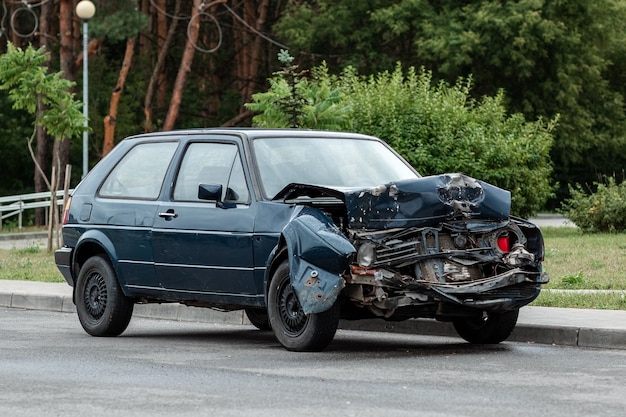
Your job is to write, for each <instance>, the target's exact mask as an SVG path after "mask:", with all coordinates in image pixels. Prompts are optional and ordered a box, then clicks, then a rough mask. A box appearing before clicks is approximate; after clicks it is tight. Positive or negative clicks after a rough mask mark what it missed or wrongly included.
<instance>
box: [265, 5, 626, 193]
mask: <svg viewBox="0 0 626 417" xmlns="http://www.w3.org/2000/svg"><path fill="white" fill-rule="evenodd" d="M354 3H355V2H352V1H349V0H337V1H330V0H315V1H306V2H297V3H295V2H294V3H291V7H290V8H288V10H287V11H286V13H285V14H284V15H283V16H282V18H281V20H280V21H279V23H278V24H277V25H276V30H277V32H278V33H280V34H282V35H283V36H284V37H285V39H287V38H289V39H293V41H292V43H291V47H292V49H294V48H295V49H299V50H301V51H302V52H303V56H305V57H310V56H313V57H316V59H317V60H322V59H323V60H327V61H328V62H335V63H342V62H350V63H352V64H354V65H356V67H357V69H358V70H359V72H362V73H366V74H369V73H375V72H378V71H381V70H384V69H388V68H389V67H390V66H389V61H390V60H397V61H400V62H402V63H403V65H405V66H415V67H416V68H417V67H422V66H424V67H425V68H427V69H429V70H430V71H432V74H433V77H434V78H435V79H437V80H439V79H441V80H446V81H448V82H450V83H452V82H455V80H457V79H458V77H469V76H471V77H472V80H473V89H472V95H473V97H474V98H476V99H479V98H480V97H482V96H485V95H489V96H495V95H497V94H498V91H499V90H501V89H504V90H505V92H506V100H505V101H504V102H502V104H503V105H504V106H506V107H507V108H508V109H509V111H510V112H511V113H518V112H519V113H522V114H524V115H525V116H526V118H527V119H528V120H536V119H539V118H543V119H546V120H549V119H552V118H553V117H555V116H556V115H560V116H559V117H560V121H559V126H558V127H557V128H556V129H555V131H554V135H555V143H554V147H553V149H552V153H551V156H552V158H553V160H554V162H555V168H556V170H555V175H556V179H557V180H558V181H560V182H561V194H563V193H564V191H565V190H567V183H573V182H589V181H590V180H592V179H595V178H596V176H597V175H598V173H609V174H610V173H612V172H613V171H617V170H620V169H621V168H622V167H623V166H624V164H625V163H626V140H625V138H624V134H623V132H624V131H625V127H626V126H625V125H624V119H625V115H624V105H623V98H624V94H626V83H625V82H624V81H625V79H624V74H625V73H626V71H625V70H626V54H625V52H626V50H625V49H626V35H625V34H626V30H625V29H626V2H624V1H622V0H600V1H560V0H519V1H500V0H488V1H473V2H468V1H463V0H400V1H391V0H371V1H367V2H359V4H358V5H354ZM353 21H359V22H360V23H359V24H356V25H351V24H349V23H350V22H353ZM344 22H345V23H344ZM330 28H333V30H330Z"/></svg>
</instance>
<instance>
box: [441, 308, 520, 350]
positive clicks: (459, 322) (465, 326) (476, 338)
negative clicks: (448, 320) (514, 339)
mask: <svg viewBox="0 0 626 417" xmlns="http://www.w3.org/2000/svg"><path fill="white" fill-rule="evenodd" d="M518 315H519V309H517V310H513V311H507V312H505V313H493V312H491V313H487V312H484V313H483V315H482V316H476V317H462V318H457V319H454V320H453V321H452V324H454V329H455V330H456V332H457V333H458V334H459V336H461V337H462V338H463V339H465V340H467V341H468V342H470V343H476V344H496V343H500V342H502V341H504V340H506V339H507V338H508V337H509V336H510V335H511V333H512V332H513V329H515V325H516V324H517V317H518Z"/></svg>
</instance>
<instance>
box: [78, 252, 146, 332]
mask: <svg viewBox="0 0 626 417" xmlns="http://www.w3.org/2000/svg"><path fill="white" fill-rule="evenodd" d="M74 291H75V301H76V311H77V312H78V319H79V320H80V324H81V325H82V326H83V329H85V331H86V332H87V333H89V334H90V335H92V336H118V335H120V334H122V332H123V331H124V330H126V327H128V323H129V322H130V318H131V316H132V314H133V306H134V304H133V302H132V300H131V299H129V298H128V297H126V296H125V295H124V293H123V292H122V289H121V288H120V284H119V282H118V281H117V276H116V275H115V271H113V268H112V267H111V264H110V263H109V262H108V261H107V260H106V259H105V258H103V257H102V256H92V257H91V258H89V259H87V261H86V262H85V263H84V264H83V266H82V268H81V269H80V273H79V274H78V280H77V281H76V288H75V289H74Z"/></svg>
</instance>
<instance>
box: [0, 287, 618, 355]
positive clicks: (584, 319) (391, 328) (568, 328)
mask: <svg viewBox="0 0 626 417" xmlns="http://www.w3.org/2000/svg"><path fill="white" fill-rule="evenodd" d="M7 307H8V308H22V309H33V310H48V311H58V312H66V313H75V311H76V309H75V307H74V304H73V303H72V289H71V287H70V286H69V285H67V284H65V283H48V282H31V281H11V280H0V308H7ZM134 314H135V315H136V316H139V317H147V318H154V319H166V320H180V321H197V322H211V323H224V324H234V325H243V324H249V322H248V321H247V319H246V318H245V314H243V312H242V311H234V312H228V313H223V312H218V311H214V310H210V309H204V308H197V307H186V306H183V305H180V304H145V305H141V304H139V305H136V306H135V313H134ZM76 325H77V326H78V325H79V324H78V321H77V323H76ZM340 328H342V329H351V330H368V331H382V332H398V333H414V334H424V335H437V336H453V337H456V332H455V331H454V329H453V327H452V325H451V324H450V323H440V322H437V321H435V320H427V319H414V320H407V321H403V322H385V321H383V320H360V321H352V322H349V321H342V322H341V323H340ZM508 340H510V341H516V342H525V343H540V344H554V345H563V346H579V347H592V348H611V349H626V311H622V310H620V311H614V310H582V309H581V310H579V309H570V308H553V307H532V306H530V307H524V308H522V309H521V310H520V317H519V320H518V323H517V327H516V328H515V331H514V332H513V334H512V335H511V337H510V338H509V339H508Z"/></svg>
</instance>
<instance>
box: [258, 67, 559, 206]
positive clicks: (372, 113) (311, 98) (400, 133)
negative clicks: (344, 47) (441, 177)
mask: <svg viewBox="0 0 626 417" xmlns="http://www.w3.org/2000/svg"><path fill="white" fill-rule="evenodd" d="M284 58H285V57H283V59H284ZM289 65H290V66H287V67H286V70H285V71H282V72H280V73H276V74H275V77H274V78H272V80H270V85H271V88H270V91H268V92H266V93H259V94H255V95H254V96H253V98H254V101H255V102H254V103H249V104H247V107H248V108H250V109H252V110H255V111H257V112H260V114H257V116H255V117H254V120H253V121H254V124H255V125H256V126H260V127H290V126H291V127H305V128H313V129H315V128H317V129H319V128H322V129H339V130H345V131H353V132H358V133H365V134H369V135H373V136H377V137H379V138H381V139H383V140H385V141H386V142H387V143H389V144H390V145H391V146H392V147H393V148H394V149H396V150H397V151H398V152H399V153H400V154H401V155H402V156H403V157H404V158H405V159H407V160H408V161H409V163H411V164H412V165H413V167H415V169H416V170H417V171H418V172H420V173H421V174H422V175H433V174H441V173H445V172H462V173H465V174H467V175H470V176H473V177H475V178H479V179H481V180H484V181H486V182H489V183H491V184H494V185H496V186H498V187H501V188H504V189H507V190H509V191H511V196H512V197H511V198H512V201H511V204H512V207H511V211H512V213H513V214H516V215H518V216H522V217H529V216H531V215H533V214H535V213H536V212H537V211H538V210H539V209H541V208H542V207H543V205H544V204H545V202H546V201H547V199H548V198H549V197H550V196H551V195H552V190H553V187H552V185H551V183H550V175H551V173H552V165H551V162H550V156H549V153H550V148H551V146H552V142H553V138H552V133H551V132H552V129H553V127H554V125H555V123H556V121H550V122H548V123H545V122H543V121H541V120H538V121H536V122H527V121H526V120H525V119H524V117H523V116H522V115H521V114H514V115H507V112H506V108H505V106H504V94H503V93H500V94H498V95H497V96H495V97H485V98H484V99H483V100H482V101H481V102H475V101H474V100H472V99H471V97H470V94H469V92H470V88H471V79H467V80H463V79H461V80H459V82H458V83H457V84H456V85H454V86H449V85H447V84H446V83H443V82H440V83H438V84H436V85H433V80H432V74H431V73H430V72H427V71H425V70H422V71H421V72H419V73H417V72H416V71H415V69H414V68H409V70H408V71H406V74H405V73H404V71H403V69H402V68H401V66H400V65H398V66H397V67H396V69H395V70H394V71H393V72H383V73H380V74H377V75H375V76H370V77H362V76H359V75H357V74H356V72H355V70H354V69H352V68H347V69H346V70H344V72H343V73H342V74H341V75H340V76H332V75H329V74H328V72H327V71H326V68H325V66H321V67H318V68H316V69H314V70H312V71H311V77H310V78H305V77H304V76H303V73H301V72H300V73H297V72H295V71H294V67H293V66H291V64H290V61H289Z"/></svg>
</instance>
